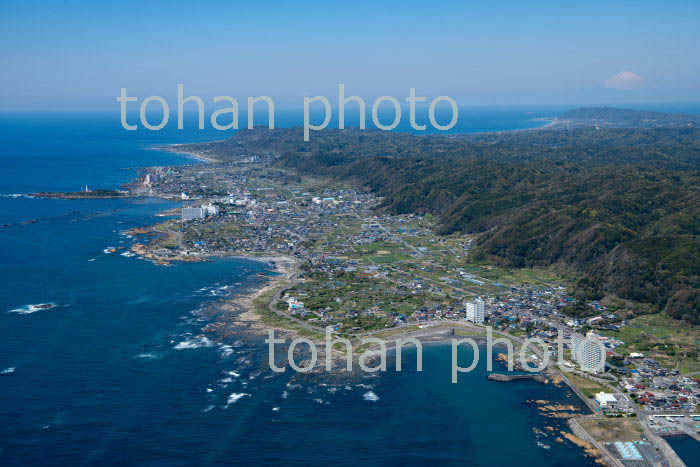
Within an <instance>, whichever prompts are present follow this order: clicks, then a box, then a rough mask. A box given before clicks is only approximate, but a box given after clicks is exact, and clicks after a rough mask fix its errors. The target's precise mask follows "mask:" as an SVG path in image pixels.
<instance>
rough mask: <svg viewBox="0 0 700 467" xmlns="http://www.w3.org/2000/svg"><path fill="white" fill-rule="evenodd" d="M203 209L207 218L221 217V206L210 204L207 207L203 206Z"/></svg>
mask: <svg viewBox="0 0 700 467" xmlns="http://www.w3.org/2000/svg"><path fill="white" fill-rule="evenodd" d="M202 209H203V210H204V213H205V214H206V215H207V216H218V215H219V206H217V205H216V204H212V203H209V204H207V205H206V206H205V205H202Z"/></svg>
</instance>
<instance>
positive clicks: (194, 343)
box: [173, 336, 214, 350]
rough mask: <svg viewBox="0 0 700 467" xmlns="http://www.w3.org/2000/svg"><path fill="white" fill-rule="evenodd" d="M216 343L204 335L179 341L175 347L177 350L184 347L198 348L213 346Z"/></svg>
mask: <svg viewBox="0 0 700 467" xmlns="http://www.w3.org/2000/svg"><path fill="white" fill-rule="evenodd" d="M213 345H214V343H213V342H212V341H210V340H209V339H207V338H206V337H204V336H200V337H196V338H193V339H186V340H184V341H182V342H178V343H177V344H176V345H175V347H173V348H174V349H176V350H183V349H197V348H199V347H212V346H213Z"/></svg>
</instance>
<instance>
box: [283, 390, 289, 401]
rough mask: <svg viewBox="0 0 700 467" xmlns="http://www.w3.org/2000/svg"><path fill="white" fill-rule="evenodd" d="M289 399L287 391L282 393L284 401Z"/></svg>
mask: <svg viewBox="0 0 700 467" xmlns="http://www.w3.org/2000/svg"><path fill="white" fill-rule="evenodd" d="M288 397H289V393H288V392H287V391H284V392H283V393H282V399H286V398H288Z"/></svg>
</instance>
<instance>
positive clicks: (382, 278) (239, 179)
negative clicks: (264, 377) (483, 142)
mask: <svg viewBox="0 0 700 467" xmlns="http://www.w3.org/2000/svg"><path fill="white" fill-rule="evenodd" d="M270 157H274V155H271V156H270ZM265 162H269V161H261V160H260V158H259V157H258V156H252V157H247V156H242V157H240V158H239V160H237V161H235V162H228V163H217V164H205V165H192V166H172V167H167V168H154V169H150V171H149V172H147V173H144V174H143V176H142V177H141V178H140V179H139V181H138V182H137V183H134V184H133V185H132V186H131V187H130V191H131V193H132V194H134V195H150V196H153V195H156V196H163V197H167V198H170V199H173V200H176V201H178V202H181V203H182V204H183V206H182V208H180V209H179V210H177V211H173V212H171V213H170V214H172V217H171V218H169V219H168V220H166V221H164V222H162V223H160V224H158V225H156V226H154V227H153V228H152V229H151V232H150V233H151V234H153V235H155V236H152V237H151V239H150V241H148V243H147V244H146V242H147V241H146V240H138V242H137V243H135V244H134V246H133V247H132V250H133V251H134V252H135V253H138V254H141V255H142V256H144V257H146V258H148V259H150V260H153V261H155V262H157V263H159V264H168V263H169V262H171V261H178V260H187V261H191V260H199V259H204V258H207V257H212V256H248V257H255V256H264V257H271V256H273V257H274V256H280V257H285V258H291V260H292V262H293V264H294V266H293V269H292V270H291V271H289V272H288V274H286V275H285V277H284V280H281V281H280V286H279V287H278V288H277V289H276V290H275V291H274V293H270V294H268V295H266V296H265V297H264V301H263V302H260V303H259V305H258V307H257V308H258V309H257V311H258V312H259V313H260V314H261V315H262V316H263V317H264V318H265V319H268V320H269V322H271V323H274V325H275V326H281V327H283V328H284V327H287V328H289V329H294V330H296V331H298V332H300V333H302V334H304V335H307V336H309V337H312V338H317V339H320V338H322V336H323V335H324V331H325V329H326V328H327V327H329V329H332V331H333V333H334V335H335V336H337V337H341V338H344V337H347V338H354V339H358V340H359V339H361V338H369V337H376V338H384V339H386V338H389V337H391V336H398V335H402V334H406V333H411V332H420V331H425V330H429V329H431V328H440V327H445V326H448V327H452V328H453V329H457V330H459V332H467V333H468V335H475V334H479V333H483V331H484V329H485V326H487V325H488V326H490V327H491V328H493V330H494V332H497V333H499V335H501V336H505V337H507V338H508V339H511V340H512V342H514V343H515V345H516V346H519V345H522V344H523V342H525V341H526V340H527V339H535V338H537V339H540V340H541V341H543V342H544V343H545V344H546V346H547V349H546V351H547V352H548V353H549V355H551V356H556V355H557V341H556V339H557V336H558V335H559V334H561V335H562V336H563V337H564V342H565V343H564V356H565V358H564V362H563V364H564V366H565V367H566V368H565V369H566V370H567V371H564V372H561V374H562V375H563V378H565V380H566V381H567V382H568V383H569V384H570V385H571V386H572V388H573V389H574V390H575V391H576V392H577V393H578V394H579V395H580V396H581V397H582V398H583V399H584V400H586V401H587V405H588V406H589V408H590V409H591V410H592V411H593V413H594V414H596V416H597V417H601V416H602V417H605V419H611V420H613V419H619V420H626V419H629V418H630V417H636V418H637V419H638V420H639V421H641V422H642V423H641V425H642V426H643V427H644V430H645V431H644V436H645V437H646V438H647V439H652V440H653V439H656V440H657V444H658V439H659V438H658V435H669V434H675V433H678V434H680V433H686V434H689V435H691V436H693V437H695V438H696V439H700V435H698V429H699V428H700V419H699V418H698V417H700V414H697V413H696V411H697V410H698V409H697V407H698V403H699V402H700V387H699V386H698V383H699V381H698V379H697V378H696V377H695V375H697V374H700V362H699V361H698V359H697V355H698V354H697V352H698V341H697V336H698V329H695V328H691V329H686V330H685V332H684V333H683V332H681V331H680V330H678V332H675V331H676V330H673V332H672V331H671V330H670V329H669V326H671V324H670V323H669V322H667V321H659V320H662V318H659V317H646V316H639V317H636V316H630V315H629V314H628V313H623V312H624V309H623V307H618V306H614V305H611V304H610V303H601V302H599V301H591V302H590V303H589V307H590V313H588V314H587V316H585V317H580V318H573V317H571V316H570V314H569V313H567V309H568V307H569V305H570V304H571V302H572V300H573V299H572V297H571V296H569V294H568V293H567V290H566V285H565V283H566V282H565V280H562V278H560V277H557V276H556V275H554V274H552V273H550V272H549V271H546V270H531V269H507V268H499V267H497V266H492V265H487V264H480V263H475V262H472V261H470V260H469V253H470V250H471V248H472V245H473V243H474V242H475V241H476V238H475V237H474V236H469V235H450V236H438V235H436V234H435V233H434V232H433V229H432V225H433V224H432V221H431V218H430V217H429V216H418V215H415V214H410V215H409V214H406V215H388V214H385V213H382V211H381V209H376V208H377V207H379V206H380V205H381V199H380V198H378V197H376V196H374V195H372V194H371V193H369V192H365V191H363V190H361V189H358V188H357V187H353V186H350V185H344V184H341V183H337V182H333V181H328V180H323V179H312V178H307V177H305V178H301V177H299V176H297V175H295V174H292V173H288V172H285V171H283V170H279V169H277V168H274V167H273V166H272V165H271V164H267V163H265ZM621 309H622V311H623V312H621V311H620V310H621ZM652 320H656V321H652ZM469 333H471V334H469ZM693 355H694V356H695V358H685V357H688V356H691V357H692V356H693ZM528 356H529V357H528V358H529V359H530V360H531V362H533V364H534V366H537V364H538V363H539V362H541V361H542V359H543V357H544V355H543V354H542V353H541V350H537V349H536V346H532V345H531V346H529V347H528ZM635 429H638V430H639V432H637V431H634V430H633V432H632V434H631V435H632V438H634V437H638V436H641V435H642V431H641V428H640V427H639V425H636V428H635ZM618 441H619V440H617V439H614V440H612V439H611V443H612V444H610V446H607V451H608V452H609V453H611V454H610V455H611V456H613V457H614V456H616V455H619V456H622V457H619V459H624V456H623V454H621V452H622V451H624V450H625V449H628V448H629V446H627V447H624V446H623V447H620V449H616V448H615V447H614V442H618ZM601 447H602V446H601ZM642 451H643V449H642ZM627 454H628V453H626V454H625V455H627ZM639 455H640V456H641V454H639ZM668 455H672V454H668ZM642 457H643V456H642Z"/></svg>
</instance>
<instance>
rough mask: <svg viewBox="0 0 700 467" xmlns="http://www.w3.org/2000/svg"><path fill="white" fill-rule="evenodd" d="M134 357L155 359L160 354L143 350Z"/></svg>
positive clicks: (158, 357)
mask: <svg viewBox="0 0 700 467" xmlns="http://www.w3.org/2000/svg"><path fill="white" fill-rule="evenodd" d="M134 358H143V359H145V360H157V359H160V358H161V356H160V355H159V354H155V353H150V352H143V353H140V354H136V356H134Z"/></svg>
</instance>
